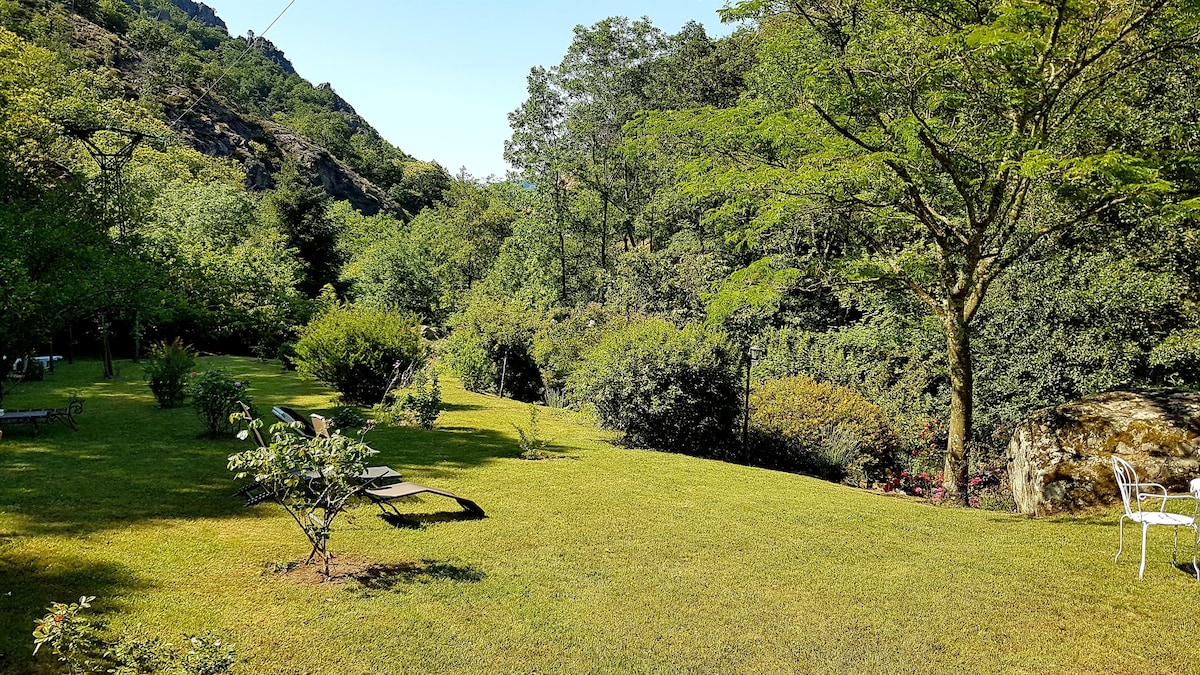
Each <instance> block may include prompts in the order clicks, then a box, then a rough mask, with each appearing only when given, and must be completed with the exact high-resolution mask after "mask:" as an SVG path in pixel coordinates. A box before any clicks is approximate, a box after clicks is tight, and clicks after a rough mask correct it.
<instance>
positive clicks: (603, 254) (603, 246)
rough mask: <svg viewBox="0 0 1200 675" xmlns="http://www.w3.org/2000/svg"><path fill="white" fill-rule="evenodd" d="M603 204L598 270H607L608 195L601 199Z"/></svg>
mask: <svg viewBox="0 0 1200 675" xmlns="http://www.w3.org/2000/svg"><path fill="white" fill-rule="evenodd" d="M601 199H602V200H603V202H604V216H603V217H602V218H601V220H600V269H602V270H607V269H608V195H607V194H605V195H603V196H602V198H601Z"/></svg>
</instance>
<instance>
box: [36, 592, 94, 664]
mask: <svg viewBox="0 0 1200 675" xmlns="http://www.w3.org/2000/svg"><path fill="white" fill-rule="evenodd" d="M95 599H96V598H95V596H84V597H81V598H79V602H72V603H71V604H69V605H68V604H66V603H62V602H54V603H51V604H50V606H49V607H47V608H46V615H45V616H43V617H42V618H41V619H40V620H39V621H38V622H37V628H36V629H34V631H33V653H34V654H37V653H38V651H39V650H40V649H41V648H42V647H44V646H48V647H49V648H50V651H51V652H53V653H54V655H55V656H57V657H58V661H59V662H60V663H62V664H63V665H64V666H65V667H66V669H67V672H68V673H71V674H72V675H75V673H87V672H93V671H94V670H95V663H94V662H93V659H94V658H96V652H97V650H98V648H99V646H100V639H99V636H98V634H97V633H96V629H95V627H94V626H93V624H92V621H91V619H89V618H88V617H87V616H86V615H83V614H81V613H80V612H81V611H82V610H84V609H87V608H89V607H91V606H92V605H91V602H92V601H93V600H95Z"/></svg>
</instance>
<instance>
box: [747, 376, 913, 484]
mask: <svg viewBox="0 0 1200 675" xmlns="http://www.w3.org/2000/svg"><path fill="white" fill-rule="evenodd" d="M750 424H751V426H752V427H753V428H754V432H755V433H754V443H753V444H752V447H751V448H750V450H749V452H750V453H751V455H750V457H749V459H750V461H751V462H753V463H756V464H763V465H765V466H769V467H771V468H776V469H782V470H785V471H800V472H804V473H811V474H813V475H817V476H821V477H823V478H828V479H831V480H845V481H848V482H851V483H855V484H869V483H870V482H871V481H875V480H883V479H884V478H885V472H886V471H887V470H888V469H890V468H891V467H893V466H894V465H895V462H896V452H897V448H898V447H899V445H900V438H899V436H898V435H897V434H896V432H895V431H894V430H893V429H892V427H891V425H890V424H889V423H888V421H887V419H886V418H885V417H884V415H883V412H882V411H881V410H880V409H879V407H878V406H876V405H875V404H873V403H871V402H870V401H868V400H867V399H866V398H864V397H863V396H862V395H861V394H859V393H858V392H856V391H854V390H853V389H848V388H846V387H839V386H837V385H835V384H831V383H828V382H817V381H816V380H813V379H812V378H810V377H805V376H803V375H797V376H793V377H786V378H783V379H780V380H774V381H772V382H767V383H766V384H763V385H762V386H760V387H758V389H757V390H756V391H754V393H753V394H752V396H751V403H750Z"/></svg>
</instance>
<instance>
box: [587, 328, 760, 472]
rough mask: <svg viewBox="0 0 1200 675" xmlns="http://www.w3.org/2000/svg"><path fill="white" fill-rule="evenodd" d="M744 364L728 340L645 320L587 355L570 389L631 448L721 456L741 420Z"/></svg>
mask: <svg viewBox="0 0 1200 675" xmlns="http://www.w3.org/2000/svg"><path fill="white" fill-rule="evenodd" d="M736 361H737V359H736V357H735V356H734V354H733V350H732V348H731V346H730V344H729V342H728V340H727V338H726V337H725V336H724V335H723V334H720V333H716V332H709V331H706V330H704V329H703V328H701V327H699V326H695V325H691V326H687V327H685V328H682V329H681V328H676V327H675V326H673V325H672V324H670V323H668V322H666V321H663V320H661V319H646V320H639V321H636V322H632V323H630V324H629V325H627V326H625V327H623V328H620V329H614V330H613V331H612V332H611V333H609V334H608V335H606V336H605V337H604V338H602V339H601V340H600V342H599V343H598V344H597V345H596V346H595V347H593V348H592V349H590V350H589V351H588V352H586V353H585V354H584V357H583V361H582V363H580V364H579V366H578V367H577V369H576V370H575V372H574V373H572V374H571V376H570V379H569V380H568V385H567V386H568V391H569V392H570V396H571V400H572V401H574V402H576V403H579V404H586V405H590V406H592V407H594V408H595V410H596V413H597V415H598V417H599V419H600V423H601V424H602V425H604V426H605V427H607V428H610V429H616V430H619V431H622V432H624V434H625V438H626V440H627V441H628V442H629V443H631V444H634V445H640V446H646V447H651V448H657V449H660V450H671V451H676V452H689V453H698V454H706V455H719V454H720V453H721V452H722V451H723V450H724V447H723V446H724V444H725V443H726V442H727V441H728V439H729V438H730V435H731V431H732V428H733V422H734V419H735V417H736V415H737V409H738V403H737V391H738V388H737V383H736V379H737V375H736Z"/></svg>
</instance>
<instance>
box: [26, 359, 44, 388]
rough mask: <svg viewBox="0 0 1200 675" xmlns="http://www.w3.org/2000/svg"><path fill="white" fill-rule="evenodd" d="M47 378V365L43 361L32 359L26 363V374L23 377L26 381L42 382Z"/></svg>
mask: <svg viewBox="0 0 1200 675" xmlns="http://www.w3.org/2000/svg"><path fill="white" fill-rule="evenodd" d="M44 379H46V366H43V365H42V362H41V361H38V360H36V359H30V360H29V363H28V364H26V365H25V374H24V375H23V376H22V377H21V380H22V381H24V382H41V381H42V380H44Z"/></svg>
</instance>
